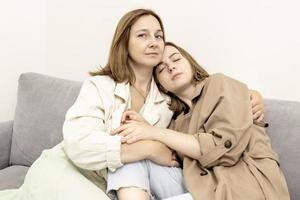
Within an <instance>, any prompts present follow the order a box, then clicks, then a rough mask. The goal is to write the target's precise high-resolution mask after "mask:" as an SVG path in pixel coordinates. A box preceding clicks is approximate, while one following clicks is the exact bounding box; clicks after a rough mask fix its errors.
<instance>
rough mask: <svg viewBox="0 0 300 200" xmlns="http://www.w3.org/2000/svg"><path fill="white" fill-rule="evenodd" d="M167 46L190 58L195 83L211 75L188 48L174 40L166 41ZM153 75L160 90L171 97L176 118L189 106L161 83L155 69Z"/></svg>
mask: <svg viewBox="0 0 300 200" xmlns="http://www.w3.org/2000/svg"><path fill="white" fill-rule="evenodd" d="M165 46H172V47H174V48H176V49H177V50H178V51H179V52H180V54H181V55H182V56H183V57H185V58H186V59H187V60H188V62H189V63H190V65H191V67H192V73H193V75H194V76H193V79H192V83H193V84H197V83H199V82H201V81H203V80H204V79H205V78H207V77H209V74H208V73H207V71H206V70H205V69H204V68H203V67H202V66H201V65H200V64H198V63H197V61H196V60H195V59H194V58H193V57H192V56H191V54H189V53H188V52H187V51H186V50H184V49H183V48H181V47H180V46H178V45H176V44H174V43H172V42H166V43H165ZM153 75H154V79H155V82H156V83H157V86H158V88H159V90H160V91H162V92H163V93H165V94H167V95H168V96H170V97H171V102H170V103H169V109H170V110H172V111H174V113H175V114H174V117H175V118H176V117H177V116H178V115H179V114H180V113H181V112H184V111H185V110H186V109H187V108H188V107H187V105H186V104H185V103H184V102H183V101H182V100H181V99H179V98H178V97H177V96H176V95H174V94H173V93H171V92H169V91H167V90H166V89H165V88H164V87H163V86H162V85H161V84H160V83H159V81H158V79H157V77H156V73H155V70H154V72H153Z"/></svg>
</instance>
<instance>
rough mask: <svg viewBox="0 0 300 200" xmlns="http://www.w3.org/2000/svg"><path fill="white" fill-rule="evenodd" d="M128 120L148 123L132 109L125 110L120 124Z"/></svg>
mask: <svg viewBox="0 0 300 200" xmlns="http://www.w3.org/2000/svg"><path fill="white" fill-rule="evenodd" d="M128 121H137V122H144V123H146V124H149V123H148V122H147V121H146V120H145V119H144V118H143V117H142V116H141V115H140V114H139V113H137V112H136V111H134V110H126V111H125V112H124V113H123V115H122V118H121V124H125V123H126V122H128Z"/></svg>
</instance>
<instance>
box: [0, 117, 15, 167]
mask: <svg viewBox="0 0 300 200" xmlns="http://www.w3.org/2000/svg"><path fill="white" fill-rule="evenodd" d="M12 133H13V121H7V122H2V123H0V169H3V168H5V167H7V166H8V163H9V156H10V155H9V154H10V146H11V138H12Z"/></svg>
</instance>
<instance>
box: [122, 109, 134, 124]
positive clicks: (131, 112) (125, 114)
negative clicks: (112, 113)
mask: <svg viewBox="0 0 300 200" xmlns="http://www.w3.org/2000/svg"><path fill="white" fill-rule="evenodd" d="M133 112H135V111H133V110H126V111H125V112H123V114H122V117H121V123H122V124H123V123H125V121H126V120H127V119H129V117H130V114H133Z"/></svg>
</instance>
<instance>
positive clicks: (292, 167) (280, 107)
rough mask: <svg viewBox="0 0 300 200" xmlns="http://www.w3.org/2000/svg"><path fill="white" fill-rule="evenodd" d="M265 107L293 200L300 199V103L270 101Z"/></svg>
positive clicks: (273, 142)
mask: <svg viewBox="0 0 300 200" xmlns="http://www.w3.org/2000/svg"><path fill="white" fill-rule="evenodd" d="M265 105H266V121H267V122H268V123H269V125H270V126H269V128H268V129H267V132H268V134H269V135H270V137H271V140H272V145H273V148H274V149H275V151H276V152H277V153H278V154H279V160H280V166H281V169H282V171H283V173H284V175H285V177H286V180H287V184H288V187H289V191H290V195H291V199H300V190H299V185H300V170H299V167H300V103H299V102H291V101H280V100H270V99H269V100H266V101H265Z"/></svg>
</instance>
